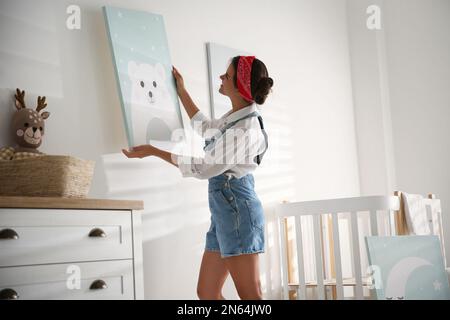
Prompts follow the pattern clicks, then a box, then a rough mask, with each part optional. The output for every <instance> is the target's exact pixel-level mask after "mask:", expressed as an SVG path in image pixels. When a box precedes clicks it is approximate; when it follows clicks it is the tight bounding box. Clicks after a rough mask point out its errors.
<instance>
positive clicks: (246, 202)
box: [205, 174, 264, 258]
mask: <svg viewBox="0 0 450 320" xmlns="http://www.w3.org/2000/svg"><path fill="white" fill-rule="evenodd" d="M208 182H209V184H208V200H209V209H210V211H211V226H210V228H209V231H208V232H207V233H206V246H205V250H207V251H218V252H220V254H221V256H222V257H223V258H225V257H231V256H237V255H241V254H250V253H261V252H264V211H263V207H262V205H261V201H260V200H259V199H258V196H257V195H256V193H255V190H254V187H255V180H254V178H253V175H252V174H247V175H246V176H243V177H242V178H239V179H238V178H235V177H232V176H228V175H226V174H221V175H218V176H216V177H212V178H210V179H209V181H208Z"/></svg>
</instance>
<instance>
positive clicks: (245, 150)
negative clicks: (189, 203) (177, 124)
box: [178, 103, 265, 179]
mask: <svg viewBox="0 0 450 320" xmlns="http://www.w3.org/2000/svg"><path fill="white" fill-rule="evenodd" d="M232 111H233V110H230V111H229V112H227V113H225V114H224V115H223V116H222V117H221V118H220V119H213V120H210V119H208V118H207V117H206V116H205V115H204V114H203V113H202V112H200V111H198V112H197V113H196V114H195V115H194V116H193V117H192V118H191V121H190V123H191V126H192V127H193V129H194V131H196V132H197V133H198V134H200V135H201V136H202V137H207V138H208V137H211V136H212V135H215V136H216V140H215V143H214V144H213V145H212V148H207V149H206V151H205V156H204V157H203V158H194V157H186V156H178V168H179V169H180V171H181V174H182V175H183V177H195V178H198V179H209V178H212V177H215V176H218V175H220V174H222V173H226V174H227V175H230V176H234V177H236V178H241V177H243V176H245V175H246V174H248V173H251V172H253V171H254V170H255V169H256V167H257V166H258V164H257V163H256V162H255V161H254V160H253V159H254V158H255V157H256V156H257V155H258V154H261V153H262V152H263V151H264V149H265V140H264V135H263V133H262V130H261V127H260V124H259V121H258V118H257V117H250V118H247V119H244V120H241V121H239V122H237V123H236V124H235V125H234V126H232V127H231V128H229V129H227V130H226V131H225V133H224V134H223V135H222V134H220V132H219V131H218V129H223V128H224V127H225V126H226V125H227V124H229V123H231V122H233V121H236V120H238V119H240V118H242V117H245V116H246V115H248V114H250V113H252V112H254V111H257V112H259V111H258V108H257V105H256V103H253V104H251V105H250V106H248V107H245V108H242V109H240V110H238V111H235V112H232Z"/></svg>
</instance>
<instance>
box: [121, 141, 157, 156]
mask: <svg viewBox="0 0 450 320" xmlns="http://www.w3.org/2000/svg"><path fill="white" fill-rule="evenodd" d="M154 150H155V147H153V146H152V145H150V144H143V145H140V146H136V147H132V148H131V149H130V150H125V149H122V152H123V153H124V154H125V155H126V156H127V157H128V158H145V157H149V156H153V155H154V154H155V152H154Z"/></svg>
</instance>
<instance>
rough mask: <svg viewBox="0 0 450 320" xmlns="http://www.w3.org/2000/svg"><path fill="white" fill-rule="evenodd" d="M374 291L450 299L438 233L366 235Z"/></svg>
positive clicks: (390, 296)
mask: <svg viewBox="0 0 450 320" xmlns="http://www.w3.org/2000/svg"><path fill="white" fill-rule="evenodd" d="M366 246H367V253H368V258H369V265H370V270H372V273H371V279H372V280H373V281H372V283H373V286H372V289H373V291H372V293H373V294H374V296H375V297H376V299H381V300H450V288H449V282H448V281H449V280H448V277H447V273H446V271H445V265H444V259H443V256H442V251H441V244H440V241H439V238H438V237H437V236H394V237H366Z"/></svg>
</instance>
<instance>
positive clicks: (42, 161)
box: [0, 155, 95, 198]
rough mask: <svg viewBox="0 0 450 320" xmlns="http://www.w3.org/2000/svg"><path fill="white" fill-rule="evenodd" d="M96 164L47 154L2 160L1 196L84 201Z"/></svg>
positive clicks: (0, 169) (0, 173)
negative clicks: (60, 198) (81, 199)
mask: <svg viewBox="0 0 450 320" xmlns="http://www.w3.org/2000/svg"><path fill="white" fill-rule="evenodd" d="M94 165H95V161H91V160H82V159H78V158H74V157H71V156H53V155H44V156H39V157H33V158H28V159H23V160H11V161H0V195H1V196H31V197H64V198H85V197H86V196H87V194H88V192H89V188H90V185H91V181H92V176H93V173H94Z"/></svg>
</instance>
